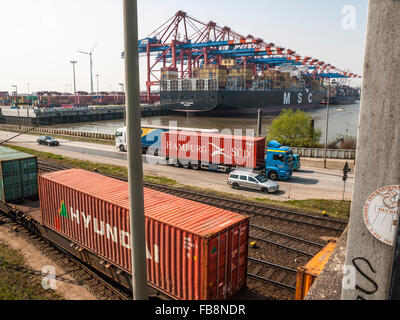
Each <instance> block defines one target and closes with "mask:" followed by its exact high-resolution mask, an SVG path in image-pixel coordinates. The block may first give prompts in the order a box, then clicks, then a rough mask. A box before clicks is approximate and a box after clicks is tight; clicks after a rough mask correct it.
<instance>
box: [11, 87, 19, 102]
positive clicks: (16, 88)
mask: <svg viewBox="0 0 400 320" xmlns="http://www.w3.org/2000/svg"><path fill="white" fill-rule="evenodd" d="M12 87H13V88H15V105H17V99H18V87H17V85H16V84H14V85H12Z"/></svg>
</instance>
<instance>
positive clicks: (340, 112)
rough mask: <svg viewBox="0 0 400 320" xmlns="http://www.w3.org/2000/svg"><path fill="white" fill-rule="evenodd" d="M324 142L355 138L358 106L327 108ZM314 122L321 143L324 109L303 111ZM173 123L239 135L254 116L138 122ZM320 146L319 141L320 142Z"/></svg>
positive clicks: (105, 128)
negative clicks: (233, 132) (347, 136)
mask: <svg viewBox="0 0 400 320" xmlns="http://www.w3.org/2000/svg"><path fill="white" fill-rule="evenodd" d="M329 109H330V112H329V127H328V141H332V140H335V138H336V137H337V136H338V135H350V136H357V128H358V117H359V111H360V103H359V102H356V103H355V104H351V105H342V106H330V108H329ZM306 113H307V114H309V115H310V116H311V117H312V118H313V119H314V121H315V128H316V129H321V131H322V133H323V134H322V138H321V140H325V122H326V107H318V108H316V109H313V110H309V111H306ZM275 117H276V115H274V116H272V115H264V116H263V130H262V133H263V135H267V128H266V126H267V125H270V124H271V123H272V121H273V120H274V118H275ZM171 121H172V122H175V123H176V125H177V126H178V127H186V128H199V129H201V128H203V129H218V130H223V129H230V130H232V131H233V130H234V129H242V130H243V134H245V131H246V130H247V129H253V130H256V129H257V115H254V117H238V118H206V117H185V116H161V117H149V118H143V119H142V125H148V126H168V125H169V124H170V122H171ZM123 126H124V121H122V120H116V121H108V122H90V123H73V124H63V125H59V126H56V127H57V128H60V129H65V130H71V131H82V132H96V133H108V134H114V133H115V131H116V130H117V129H118V128H121V127H123ZM321 142H322V141H321Z"/></svg>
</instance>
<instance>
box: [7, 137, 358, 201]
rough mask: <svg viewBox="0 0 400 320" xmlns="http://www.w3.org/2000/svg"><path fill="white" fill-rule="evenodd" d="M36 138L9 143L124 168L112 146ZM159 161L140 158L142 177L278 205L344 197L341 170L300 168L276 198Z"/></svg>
mask: <svg viewBox="0 0 400 320" xmlns="http://www.w3.org/2000/svg"><path fill="white" fill-rule="evenodd" d="M15 135H16V134H15V133H13V132H6V131H0V140H1V141H3V140H5V139H8V138H10V137H13V136H15ZM37 137H38V136H34V135H29V134H24V135H21V136H19V137H17V138H15V139H12V140H11V141H9V142H8V143H9V144H14V145H18V146H22V147H26V148H31V149H35V150H38V151H43V152H51V153H54V154H58V155H62V156H67V157H70V158H75V159H80V160H87V161H92V162H97V163H105V164H112V165H119V166H127V154H126V153H122V152H119V151H117V150H116V148H115V147H114V146H111V145H105V144H96V143H89V142H81V141H71V140H67V139H64V140H60V146H58V147H49V146H44V145H38V144H37V142H36V139H37ZM160 161H161V159H160V158H157V157H152V156H149V157H148V156H143V169H144V174H146V175H151V176H159V177H165V178H170V179H174V180H176V181H177V182H179V183H181V184H185V185H191V186H195V187H199V188H204V189H209V190H217V191H221V192H227V193H231V194H237V195H243V196H247V197H253V198H270V199H273V200H278V201H286V200H304V199H330V200H341V199H342V194H343V181H342V176H343V172H342V171H341V170H333V169H321V168H314V167H305V166H303V167H302V168H301V170H300V171H299V172H295V173H294V175H293V177H292V178H291V179H290V180H289V181H287V182H285V181H280V182H279V185H280V190H279V191H278V192H277V193H275V194H262V193H259V192H255V191H247V190H234V189H231V188H230V187H229V186H228V185H227V184H226V177H227V175H226V174H222V173H215V172H210V171H203V170H200V171H194V170H187V169H183V168H176V167H174V166H167V165H163V164H156V163H157V162H160ZM353 185H354V173H353V172H352V173H350V174H349V179H348V181H347V184H346V193H345V199H346V200H351V197H352V191H353Z"/></svg>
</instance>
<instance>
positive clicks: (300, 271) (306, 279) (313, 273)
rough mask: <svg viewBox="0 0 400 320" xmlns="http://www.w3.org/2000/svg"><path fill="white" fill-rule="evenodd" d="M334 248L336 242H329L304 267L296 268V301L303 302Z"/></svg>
mask: <svg viewBox="0 0 400 320" xmlns="http://www.w3.org/2000/svg"><path fill="white" fill-rule="evenodd" d="M335 248H336V241H331V242H329V243H328V244H327V245H326V246H325V247H324V248H323V249H322V250H321V251H320V252H318V253H317V254H316V255H315V256H314V257H313V258H312V259H311V260H310V261H309V262H308V263H307V264H306V265H305V266H304V267H298V268H297V280H296V300H304V298H305V297H306V295H307V293H308V291H309V290H310V289H311V287H312V285H313V283H314V281H315V280H316V279H317V277H318V276H319V274H320V273H321V272H322V270H323V269H324V267H325V265H326V263H327V262H328V260H329V258H330V257H331V255H332V252H333V250H335Z"/></svg>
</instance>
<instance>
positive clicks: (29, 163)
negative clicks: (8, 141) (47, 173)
mask: <svg viewBox="0 0 400 320" xmlns="http://www.w3.org/2000/svg"><path fill="white" fill-rule="evenodd" d="M37 172H38V169H37V158H36V156H33V155H30V154H27V153H23V152H19V151H16V150H13V149H9V148H5V147H0V200H1V201H3V202H16V201H22V200H24V199H33V200H36V199H37V198H38V183H37Z"/></svg>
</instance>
